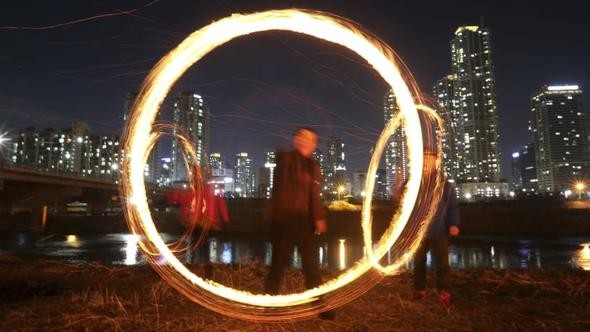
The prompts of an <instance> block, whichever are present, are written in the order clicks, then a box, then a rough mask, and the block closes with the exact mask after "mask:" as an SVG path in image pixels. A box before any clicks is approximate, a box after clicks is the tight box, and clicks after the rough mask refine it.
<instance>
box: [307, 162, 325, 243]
mask: <svg viewBox="0 0 590 332" xmlns="http://www.w3.org/2000/svg"><path fill="white" fill-rule="evenodd" d="M312 165H313V166H312V169H313V171H312V176H313V178H312V184H311V215H312V216H313V220H314V222H315V231H316V232H317V233H319V234H322V233H325V232H326V231H327V230H328V225H327V223H326V212H325V211H324V206H323V204H322V199H321V196H320V193H321V191H322V175H321V173H320V167H319V165H318V164H317V162H316V161H315V160H314V161H313V164H312Z"/></svg>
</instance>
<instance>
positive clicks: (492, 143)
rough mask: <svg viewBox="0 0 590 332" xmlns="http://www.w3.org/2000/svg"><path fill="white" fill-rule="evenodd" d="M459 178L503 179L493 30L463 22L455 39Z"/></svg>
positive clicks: (476, 180) (453, 72)
mask: <svg viewBox="0 0 590 332" xmlns="http://www.w3.org/2000/svg"><path fill="white" fill-rule="evenodd" d="M451 58H452V82H453V95H454V98H453V99H454V101H453V102H455V103H456V110H454V111H452V112H451V113H454V114H455V116H456V119H455V121H456V122H457V123H456V124H457V128H456V138H457V139H456V142H457V147H456V151H457V162H458V170H457V174H456V175H457V180H458V181H459V182H499V180H500V176H501V167H500V165H501V162H500V161H501V156H500V146H499V141H500V135H499V133H498V114H497V109H496V88H495V78H494V67H493V64H492V47H491V42H490V32H489V30H488V28H486V27H482V26H461V27H459V28H458V29H457V30H456V31H455V37H454V38H453V39H452V40H451Z"/></svg>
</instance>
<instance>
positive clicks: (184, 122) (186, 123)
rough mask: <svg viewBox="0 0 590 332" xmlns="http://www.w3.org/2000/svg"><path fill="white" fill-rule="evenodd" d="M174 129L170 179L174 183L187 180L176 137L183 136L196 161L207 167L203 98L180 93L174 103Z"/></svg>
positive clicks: (205, 108) (206, 119) (207, 128)
mask: <svg viewBox="0 0 590 332" xmlns="http://www.w3.org/2000/svg"><path fill="white" fill-rule="evenodd" d="M173 123H174V129H173V138H172V177H173V179H174V181H177V182H183V181H186V180H187V172H186V169H185V165H184V160H183V150H182V146H181V144H180V140H179V139H178V138H177V135H185V136H186V138H187V139H188V140H189V141H190V142H191V143H192V144H193V146H194V148H195V151H196V154H197V156H196V157H197V160H194V161H190V162H195V163H197V164H199V165H207V164H208V162H207V157H208V153H209V108H208V107H207V105H206V104H205V101H204V100H203V98H202V97H201V96H200V95H198V94H196V93H193V92H182V93H180V95H179V96H178V97H177V98H176V102H175V103H174V118H173Z"/></svg>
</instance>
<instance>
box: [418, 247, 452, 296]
mask: <svg viewBox="0 0 590 332" xmlns="http://www.w3.org/2000/svg"><path fill="white" fill-rule="evenodd" d="M428 250H430V255H431V257H432V259H433V261H434V265H435V266H436V288H438V290H448V289H449V257H448V255H449V238H448V237H446V236H432V237H426V238H424V240H422V243H421V244H420V246H419V247H418V250H416V253H415V254H414V289H416V290H424V289H426V253H427V252H428Z"/></svg>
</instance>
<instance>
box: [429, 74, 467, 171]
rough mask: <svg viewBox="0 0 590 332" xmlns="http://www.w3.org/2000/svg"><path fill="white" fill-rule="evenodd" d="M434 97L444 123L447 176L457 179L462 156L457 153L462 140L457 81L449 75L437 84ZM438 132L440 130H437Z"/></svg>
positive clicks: (444, 162)
mask: <svg viewBox="0 0 590 332" xmlns="http://www.w3.org/2000/svg"><path fill="white" fill-rule="evenodd" d="M433 95H434V98H435V100H436V103H437V105H436V106H437V113H438V114H439V116H440V117H441V118H442V119H443V121H444V128H442V129H443V138H442V153H443V156H442V157H443V164H444V171H445V175H446V176H447V178H449V179H456V177H457V171H458V169H459V164H460V163H459V160H460V158H461V154H460V153H457V152H458V151H459V150H458V148H457V146H458V143H459V142H460V140H459V139H458V137H457V118H458V117H459V116H458V113H457V111H458V108H457V101H456V99H455V80H454V79H453V75H447V76H445V77H443V78H441V79H440V80H438V81H437V82H436V84H435V85H434V89H433ZM437 130H439V129H438V128H437Z"/></svg>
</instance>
